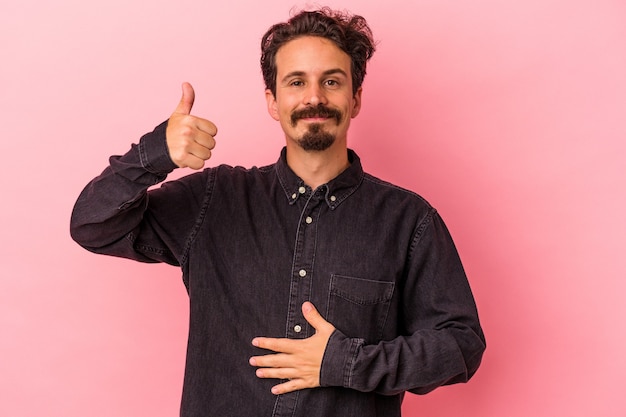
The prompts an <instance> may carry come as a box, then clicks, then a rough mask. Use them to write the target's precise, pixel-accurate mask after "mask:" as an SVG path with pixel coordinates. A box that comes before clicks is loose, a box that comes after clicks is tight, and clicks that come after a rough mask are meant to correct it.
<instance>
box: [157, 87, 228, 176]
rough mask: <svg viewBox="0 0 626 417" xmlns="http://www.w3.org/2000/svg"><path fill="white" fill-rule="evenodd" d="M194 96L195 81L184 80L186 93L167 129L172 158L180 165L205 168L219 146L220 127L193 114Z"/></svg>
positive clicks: (180, 166) (182, 166) (166, 134)
mask: <svg viewBox="0 0 626 417" xmlns="http://www.w3.org/2000/svg"><path fill="white" fill-rule="evenodd" d="M194 99H195V93H194V91H193V87H192V86H191V84H189V83H183V96H182V98H181V99H180V103H178V106H177V107H176V110H174V113H172V115H171V116H170V118H169V121H168V123H167V129H166V131H165V137H166V140H167V149H168V151H169V153H170V158H171V159H172V161H173V162H174V163H175V164H176V165H177V166H178V167H179V168H185V167H189V168H192V169H201V168H202V167H204V161H206V160H207V159H209V158H210V157H211V149H213V148H214V147H215V139H214V136H215V135H216V134H217V127H216V126H215V125H214V124H213V123H212V122H210V121H208V120H206V119H201V118H199V117H195V116H192V115H191V108H192V107H193V102H194Z"/></svg>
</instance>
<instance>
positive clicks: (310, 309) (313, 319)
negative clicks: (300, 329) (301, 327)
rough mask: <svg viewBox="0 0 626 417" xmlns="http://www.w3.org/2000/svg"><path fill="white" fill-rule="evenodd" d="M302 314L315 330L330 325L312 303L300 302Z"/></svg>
mask: <svg viewBox="0 0 626 417" xmlns="http://www.w3.org/2000/svg"><path fill="white" fill-rule="evenodd" d="M302 314H303V315H304V318H305V319H306V321H307V322H308V323H309V324H310V325H311V326H313V328H314V329H315V330H323V329H326V328H328V326H331V327H332V324H330V323H329V322H327V321H326V320H324V318H323V317H322V315H321V314H320V313H319V312H318V311H317V309H316V308H315V306H314V305H313V303H311V302H309V301H306V302H304V303H303V304H302Z"/></svg>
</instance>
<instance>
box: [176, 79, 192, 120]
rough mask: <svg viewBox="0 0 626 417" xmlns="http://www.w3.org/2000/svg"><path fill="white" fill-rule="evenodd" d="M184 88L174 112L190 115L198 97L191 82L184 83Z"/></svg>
mask: <svg viewBox="0 0 626 417" xmlns="http://www.w3.org/2000/svg"><path fill="white" fill-rule="evenodd" d="M182 90H183V95H182V97H181V99H180V102H179V103H178V106H176V110H174V113H178V114H186V115H188V114H191V108H192V107H193V102H194V101H195V99H196V93H195V92H194V90H193V87H192V86H191V84H189V83H187V82H185V83H183V85H182Z"/></svg>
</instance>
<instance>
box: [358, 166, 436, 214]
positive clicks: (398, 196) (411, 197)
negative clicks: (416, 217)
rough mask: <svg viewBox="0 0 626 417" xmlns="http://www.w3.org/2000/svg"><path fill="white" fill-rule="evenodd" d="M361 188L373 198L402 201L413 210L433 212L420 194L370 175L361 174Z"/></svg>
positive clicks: (431, 207)
mask: <svg viewBox="0 0 626 417" xmlns="http://www.w3.org/2000/svg"><path fill="white" fill-rule="evenodd" d="M363 186H364V187H365V188H368V189H370V190H368V191H369V192H372V196H373V198H379V199H390V198H391V199H393V201H402V202H405V203H406V204H409V205H413V206H414V207H415V208H421V209H423V210H427V211H435V209H434V208H433V206H432V205H431V204H430V203H429V202H428V201H427V200H426V199H425V198H424V197H422V196H421V195H420V194H418V193H416V192H415V191H412V190H409V189H407V188H404V187H400V186H399V185H396V184H393V183H391V182H389V181H385V180H383V179H380V178H378V177H375V176H373V175H371V174H368V173H364V174H363Z"/></svg>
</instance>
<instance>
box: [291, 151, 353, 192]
mask: <svg viewBox="0 0 626 417" xmlns="http://www.w3.org/2000/svg"><path fill="white" fill-rule="evenodd" d="M287 165H289V168H291V170H292V171H293V172H294V173H295V174H296V175H297V176H299V177H300V178H301V179H302V181H304V183H305V184H306V185H308V186H309V187H311V188H312V189H313V190H315V189H316V188H317V187H319V186H320V185H322V184H326V183H327V182H329V181H330V180H332V179H334V178H336V177H337V176H338V175H339V174H341V173H342V172H343V171H344V170H345V169H346V168H348V166H349V165H350V162H349V161H348V150H347V149H346V146H345V145H341V144H339V143H335V144H333V145H332V146H331V147H330V148H328V149H327V150H325V151H315V152H313V151H305V150H303V149H302V148H300V147H299V146H298V145H296V144H293V143H291V144H289V143H288V144H287Z"/></svg>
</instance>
